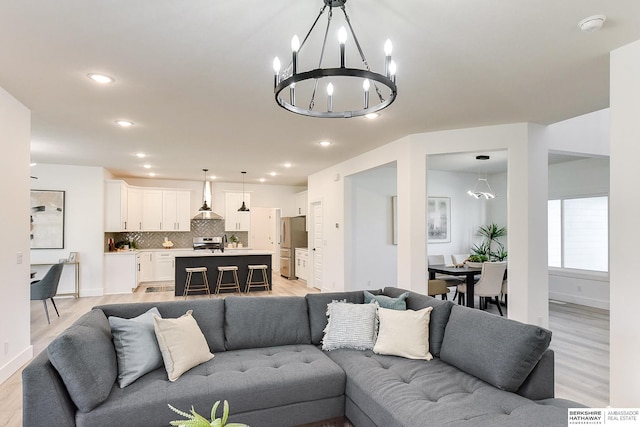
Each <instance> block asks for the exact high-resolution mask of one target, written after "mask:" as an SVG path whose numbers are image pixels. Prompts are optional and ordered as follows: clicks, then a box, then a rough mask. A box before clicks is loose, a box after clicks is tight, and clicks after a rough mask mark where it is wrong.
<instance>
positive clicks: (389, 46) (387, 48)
mask: <svg viewBox="0 0 640 427" xmlns="http://www.w3.org/2000/svg"><path fill="white" fill-rule="evenodd" d="M392 51H393V45H392V44H391V40H389V39H387V41H386V42H384V56H385V58H384V74H385V75H386V76H387V77H389V64H391V52H392Z"/></svg>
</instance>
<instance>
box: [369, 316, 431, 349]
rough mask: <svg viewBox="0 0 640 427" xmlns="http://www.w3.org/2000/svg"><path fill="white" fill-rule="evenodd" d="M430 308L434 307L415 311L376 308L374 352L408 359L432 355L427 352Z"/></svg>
mask: <svg viewBox="0 0 640 427" xmlns="http://www.w3.org/2000/svg"><path fill="white" fill-rule="evenodd" d="M431 310H433V307H427V308H423V309H422V310H418V311H414V310H406V311H398V310H391V309H388V308H382V307H380V308H378V318H379V320H380V327H379V330H378V339H377V341H376V345H375V346H374V347H373V352H374V353H377V354H387V355H391V356H400V357H406V358H407V359H422V360H431V359H433V356H431V353H429V319H430V317H431Z"/></svg>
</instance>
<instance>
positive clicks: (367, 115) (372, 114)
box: [364, 113, 380, 120]
mask: <svg viewBox="0 0 640 427" xmlns="http://www.w3.org/2000/svg"><path fill="white" fill-rule="evenodd" d="M364 116H365V117H366V118H367V119H369V120H373V119H377V118H378V117H380V114H378V113H369V114H365V115H364Z"/></svg>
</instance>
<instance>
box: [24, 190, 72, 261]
mask: <svg viewBox="0 0 640 427" xmlns="http://www.w3.org/2000/svg"><path fill="white" fill-rule="evenodd" d="M30 217H31V218H30V222H31V225H30V227H31V231H30V239H31V249H62V248H64V191H52V190H31V212H30Z"/></svg>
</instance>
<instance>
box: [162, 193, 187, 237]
mask: <svg viewBox="0 0 640 427" xmlns="http://www.w3.org/2000/svg"><path fill="white" fill-rule="evenodd" d="M190 207H191V193H189V192H188V191H171V190H165V191H163V192H162V230H167V231H190V230H191V212H190Z"/></svg>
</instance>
